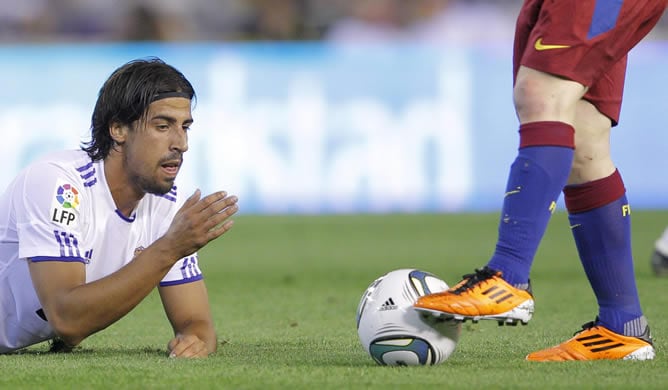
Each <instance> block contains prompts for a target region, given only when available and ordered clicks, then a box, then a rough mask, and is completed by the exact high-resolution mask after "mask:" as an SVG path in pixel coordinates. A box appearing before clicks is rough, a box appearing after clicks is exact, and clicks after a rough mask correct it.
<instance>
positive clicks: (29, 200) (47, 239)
mask: <svg viewBox="0 0 668 390" xmlns="http://www.w3.org/2000/svg"><path fill="white" fill-rule="evenodd" d="M15 185H16V186H19V187H18V188H16V189H17V190H15V191H14V192H13V199H12V202H13V203H14V205H15V217H16V228H17V234H18V242H19V253H18V257H19V258H31V260H32V261H44V260H59V261H77V262H83V263H85V262H86V259H85V254H84V253H82V250H81V249H80V243H81V238H82V230H81V229H82V223H81V219H82V216H81V211H82V210H80V207H79V205H80V204H81V202H82V199H81V198H82V197H83V196H84V195H83V193H82V192H81V191H80V190H79V189H80V188H82V185H83V182H82V180H81V178H80V177H77V174H76V171H73V170H68V169H66V168H64V167H63V166H60V165H58V164H54V163H50V162H46V161H44V162H40V163H37V164H34V165H32V166H30V167H29V168H28V170H27V171H26V172H25V175H23V176H22V177H21V179H20V180H19V181H18V182H16V183H15Z"/></svg>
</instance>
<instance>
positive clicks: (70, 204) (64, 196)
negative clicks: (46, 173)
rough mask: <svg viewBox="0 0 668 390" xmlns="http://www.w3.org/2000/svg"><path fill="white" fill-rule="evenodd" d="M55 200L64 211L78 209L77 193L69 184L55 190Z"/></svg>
mask: <svg viewBox="0 0 668 390" xmlns="http://www.w3.org/2000/svg"><path fill="white" fill-rule="evenodd" d="M56 200H57V201H58V203H60V205H61V206H63V208H65V209H77V208H79V191H78V190H77V189H76V188H74V186H72V185H71V184H67V183H66V184H63V185H61V186H59V187H58V189H57V190H56Z"/></svg>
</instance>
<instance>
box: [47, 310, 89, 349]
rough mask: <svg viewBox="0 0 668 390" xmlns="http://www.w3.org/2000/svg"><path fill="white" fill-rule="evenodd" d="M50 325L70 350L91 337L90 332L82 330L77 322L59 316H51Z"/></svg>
mask: <svg viewBox="0 0 668 390" xmlns="http://www.w3.org/2000/svg"><path fill="white" fill-rule="evenodd" d="M49 324H50V325H51V327H52V328H53V331H54V332H55V333H56V335H57V336H58V337H59V338H60V339H61V340H62V341H63V342H64V343H65V344H66V345H67V346H68V347H70V348H74V347H76V346H77V345H79V344H80V343H81V342H82V341H83V340H84V339H85V338H86V337H88V336H89V335H90V331H88V330H86V329H82V328H81V326H79V325H78V324H77V323H76V322H75V321H70V320H67V319H65V318H62V317H60V316H58V315H52V316H50V317H49Z"/></svg>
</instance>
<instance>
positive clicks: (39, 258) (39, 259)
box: [30, 256, 88, 264]
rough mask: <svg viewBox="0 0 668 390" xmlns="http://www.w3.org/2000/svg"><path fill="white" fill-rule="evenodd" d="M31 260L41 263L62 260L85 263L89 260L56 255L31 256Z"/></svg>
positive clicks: (64, 261)
mask: <svg viewBox="0 0 668 390" xmlns="http://www.w3.org/2000/svg"><path fill="white" fill-rule="evenodd" d="M30 261H32V262H33V263H39V262H42V261H61V262H63V263H84V264H86V263H87V262H88V261H86V259H84V258H83V257H54V256H35V257H30Z"/></svg>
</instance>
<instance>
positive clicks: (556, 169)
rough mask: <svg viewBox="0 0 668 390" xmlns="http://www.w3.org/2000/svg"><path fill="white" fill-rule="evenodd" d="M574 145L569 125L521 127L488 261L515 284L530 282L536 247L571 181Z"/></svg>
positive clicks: (491, 266)
mask: <svg viewBox="0 0 668 390" xmlns="http://www.w3.org/2000/svg"><path fill="white" fill-rule="evenodd" d="M573 148H574V130H573V127H572V126H571V125H569V124H567V123H563V122H532V123H526V124H523V125H521V126H520V148H519V152H518V155H517V158H516V159H515V161H514V162H513V164H512V166H511V168H510V174H509V176H508V183H507V186H506V195H505V198H504V201H503V208H502V210H501V220H500V221H499V233H498V241H497V243H496V249H495V251H494V254H493V256H492V258H491V259H490V261H489V263H488V264H487V265H488V266H489V267H490V268H492V269H495V270H498V271H501V272H502V273H503V279H505V280H506V281H507V282H508V283H510V284H512V285H514V286H517V287H526V286H527V285H528V281H529V271H530V270H531V265H532V263H533V258H534V256H535V254H536V250H537V249H538V245H539V244H540V241H541V239H542V238H543V234H544V233H545V229H546V228H547V223H548V222H549V220H550V217H551V215H552V212H553V211H554V208H555V207H556V201H557V199H558V198H559V195H560V194H561V191H562V189H563V188H564V185H565V184H566V182H567V180H568V175H569V173H570V170H571V165H572V163H573Z"/></svg>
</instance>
